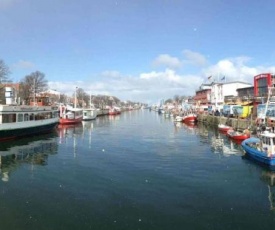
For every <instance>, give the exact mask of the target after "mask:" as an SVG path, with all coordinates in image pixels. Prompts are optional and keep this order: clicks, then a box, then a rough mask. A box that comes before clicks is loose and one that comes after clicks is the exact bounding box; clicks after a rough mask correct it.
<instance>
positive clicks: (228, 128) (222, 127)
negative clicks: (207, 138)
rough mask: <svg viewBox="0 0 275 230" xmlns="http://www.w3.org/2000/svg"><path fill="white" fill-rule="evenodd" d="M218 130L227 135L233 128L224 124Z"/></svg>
mask: <svg viewBox="0 0 275 230" xmlns="http://www.w3.org/2000/svg"><path fill="white" fill-rule="evenodd" d="M218 129H219V131H221V132H224V133H226V132H227V131H228V130H230V129H232V127H230V126H228V125H224V124H219V125H218Z"/></svg>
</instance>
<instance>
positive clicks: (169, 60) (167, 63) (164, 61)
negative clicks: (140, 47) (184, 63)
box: [153, 54, 181, 69]
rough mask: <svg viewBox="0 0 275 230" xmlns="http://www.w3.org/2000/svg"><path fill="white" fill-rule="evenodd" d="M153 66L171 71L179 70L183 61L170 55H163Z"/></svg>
mask: <svg viewBox="0 0 275 230" xmlns="http://www.w3.org/2000/svg"><path fill="white" fill-rule="evenodd" d="M153 66H156V67H157V66H164V67H167V68H171V69H177V68H180V67H181V61H180V60H179V59H178V58H176V57H172V56H170V55H168V54H161V55H159V56H158V57H157V58H156V59H155V60H154V61H153Z"/></svg>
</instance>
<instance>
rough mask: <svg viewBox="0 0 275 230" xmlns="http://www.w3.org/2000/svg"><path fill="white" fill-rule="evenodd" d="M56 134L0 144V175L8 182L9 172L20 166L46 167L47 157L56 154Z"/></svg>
mask: <svg viewBox="0 0 275 230" xmlns="http://www.w3.org/2000/svg"><path fill="white" fill-rule="evenodd" d="M56 137H57V133H56V132H53V133H50V134H47V135H39V136H36V137H28V138H23V139H19V140H16V141H14V140H13V141H8V142H2V143H1V147H0V175H1V179H2V181H4V182H7V181H9V177H10V174H11V172H13V171H15V170H16V169H17V168H18V167H19V166H20V165H21V164H23V163H28V164H31V165H32V166H34V165H47V164H48V156H49V155H52V154H56V153H57V152H58V143H57V138H56Z"/></svg>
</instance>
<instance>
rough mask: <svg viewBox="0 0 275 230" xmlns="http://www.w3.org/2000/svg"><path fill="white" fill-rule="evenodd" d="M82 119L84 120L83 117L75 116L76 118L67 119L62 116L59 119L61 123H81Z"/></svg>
mask: <svg viewBox="0 0 275 230" xmlns="http://www.w3.org/2000/svg"><path fill="white" fill-rule="evenodd" d="M81 121H82V117H79V118H74V119H66V118H60V119H59V123H60V124H61V125H71V124H77V123H81Z"/></svg>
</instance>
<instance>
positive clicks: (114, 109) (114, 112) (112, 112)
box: [109, 107, 121, 115]
mask: <svg viewBox="0 0 275 230" xmlns="http://www.w3.org/2000/svg"><path fill="white" fill-rule="evenodd" d="M120 113H121V111H120V110H119V109H118V108H117V107H111V108H109V115H118V114H120Z"/></svg>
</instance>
